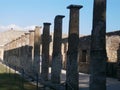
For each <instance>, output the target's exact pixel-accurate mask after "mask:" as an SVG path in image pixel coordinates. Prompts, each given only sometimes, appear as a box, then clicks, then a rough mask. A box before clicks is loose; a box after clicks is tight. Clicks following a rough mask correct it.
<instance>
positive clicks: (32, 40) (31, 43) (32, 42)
mask: <svg viewBox="0 0 120 90" xmlns="http://www.w3.org/2000/svg"><path fill="white" fill-rule="evenodd" d="M29 32H30V36H29V45H30V46H31V47H32V61H33V60H34V32H35V31H34V30H29Z"/></svg>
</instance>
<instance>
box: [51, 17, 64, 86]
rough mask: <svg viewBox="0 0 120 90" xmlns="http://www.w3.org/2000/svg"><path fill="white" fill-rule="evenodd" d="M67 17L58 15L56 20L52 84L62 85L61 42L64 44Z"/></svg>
mask: <svg viewBox="0 0 120 90" xmlns="http://www.w3.org/2000/svg"><path fill="white" fill-rule="evenodd" d="M64 17H65V16H63V15H57V16H56V17H55V20H54V38H53V53H52V71H51V81H52V83H56V84H59V83H60V75H61V69H62V55H61V42H62V19H63V18H64Z"/></svg>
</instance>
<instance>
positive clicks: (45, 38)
mask: <svg viewBox="0 0 120 90" xmlns="http://www.w3.org/2000/svg"><path fill="white" fill-rule="evenodd" d="M50 25H51V23H44V28H43V35H42V69H41V76H42V78H43V80H48V73H49V43H50V39H49V37H50Z"/></svg>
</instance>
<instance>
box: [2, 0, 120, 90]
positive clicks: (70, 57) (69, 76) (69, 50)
mask: <svg viewBox="0 0 120 90" xmlns="http://www.w3.org/2000/svg"><path fill="white" fill-rule="evenodd" d="M82 7H83V6H81V5H70V6H68V7H67V9H69V10H70V13H69V14H70V15H69V32H68V36H65V35H64V34H63V33H62V25H63V23H62V21H63V18H64V17H65V16H63V15H57V16H56V17H55V19H54V33H52V34H50V25H51V23H48V22H46V23H43V33H42V31H41V30H42V28H41V27H40V26H36V27H35V29H34V30H29V31H26V32H24V31H23V32H22V31H21V32H20V31H15V30H13V29H11V30H9V31H6V32H4V33H0V39H2V40H1V42H0V60H1V62H3V63H4V64H5V65H7V66H9V67H10V68H12V69H15V70H17V71H18V72H19V73H21V74H25V75H26V76H28V77H29V78H32V80H35V81H39V82H40V83H41V82H42V81H43V82H44V83H43V82H42V84H45V86H50V87H51V88H54V89H56V90H79V76H78V73H79V72H83V73H88V74H90V84H89V89H90V90H106V77H107V76H109V77H114V78H120V77H119V75H120V66H119V64H118V63H119V62H120V39H119V38H120V31H119V30H118V31H114V32H108V33H106V0H94V10H93V28H92V35H86V36H84V35H83V36H79V34H80V32H79V16H80V15H79V10H80V9H81V8H82ZM10 34H11V36H10V37H8V35H10ZM4 36H6V37H4ZM4 38H5V39H4ZM50 68H51V72H50ZM62 69H65V70H66V74H65V78H66V81H64V82H62V83H61V70H62ZM49 72H50V73H49ZM49 74H50V75H51V76H50V78H49ZM36 76H37V77H36ZM61 88H62V89H61Z"/></svg>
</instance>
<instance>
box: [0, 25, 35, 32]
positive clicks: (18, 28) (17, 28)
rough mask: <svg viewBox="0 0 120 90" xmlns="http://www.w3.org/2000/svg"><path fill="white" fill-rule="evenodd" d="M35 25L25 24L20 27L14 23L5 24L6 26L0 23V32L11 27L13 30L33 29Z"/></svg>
mask: <svg viewBox="0 0 120 90" xmlns="http://www.w3.org/2000/svg"><path fill="white" fill-rule="evenodd" d="M35 26H36V25H31V26H26V27H20V26H18V25H16V24H10V25H7V26H4V25H0V32H4V31H7V30H10V29H12V28H13V30H26V31H27V30H34V28H35Z"/></svg>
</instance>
